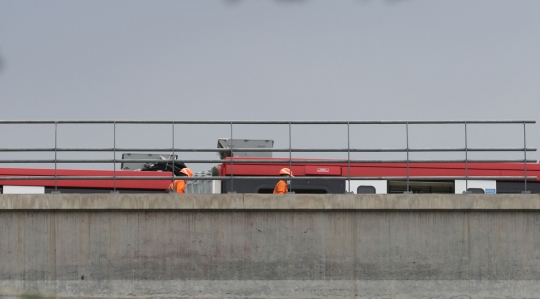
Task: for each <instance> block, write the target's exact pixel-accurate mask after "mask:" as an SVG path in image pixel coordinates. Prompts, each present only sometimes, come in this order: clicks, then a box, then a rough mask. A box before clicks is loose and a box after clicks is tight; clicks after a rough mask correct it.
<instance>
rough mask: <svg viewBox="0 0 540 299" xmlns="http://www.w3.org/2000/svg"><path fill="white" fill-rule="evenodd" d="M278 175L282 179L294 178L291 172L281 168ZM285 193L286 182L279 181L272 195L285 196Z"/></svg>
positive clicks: (286, 189)
mask: <svg viewBox="0 0 540 299" xmlns="http://www.w3.org/2000/svg"><path fill="white" fill-rule="evenodd" d="M279 175H280V176H282V177H294V175H293V174H292V171H291V170H290V169H289V168H282V169H281V170H280V171H279ZM287 191H288V188H287V182H286V181H284V180H281V181H279V182H278V183H277V184H276V187H275V188H274V194H285V193H287Z"/></svg>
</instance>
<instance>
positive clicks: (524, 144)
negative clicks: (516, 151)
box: [522, 122, 531, 194]
mask: <svg viewBox="0 0 540 299" xmlns="http://www.w3.org/2000/svg"><path fill="white" fill-rule="evenodd" d="M523 172H524V178H523V181H524V182H525V191H523V192H522V193H523V194H530V193H531V192H530V191H527V133H526V131H525V122H523Z"/></svg>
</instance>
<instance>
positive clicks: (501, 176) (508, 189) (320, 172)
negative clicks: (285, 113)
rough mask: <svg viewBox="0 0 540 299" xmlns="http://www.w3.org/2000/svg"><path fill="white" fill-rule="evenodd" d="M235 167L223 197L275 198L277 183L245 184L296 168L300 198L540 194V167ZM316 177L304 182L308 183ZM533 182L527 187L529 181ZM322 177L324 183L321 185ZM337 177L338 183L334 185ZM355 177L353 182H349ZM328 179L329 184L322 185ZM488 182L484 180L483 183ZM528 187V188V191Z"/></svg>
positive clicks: (230, 167) (228, 166) (227, 171)
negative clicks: (306, 195) (253, 195)
mask: <svg viewBox="0 0 540 299" xmlns="http://www.w3.org/2000/svg"><path fill="white" fill-rule="evenodd" d="M244 160H245V159H244ZM274 160H275V163H273V164H268V163H256V162H254V163H249V162H247V163H238V162H237V163H234V161H233V163H231V162H230V161H229V162H226V163H222V164H221V165H219V175H220V176H231V175H232V174H234V176H235V180H234V182H231V181H230V180H226V181H223V182H222V186H221V193H227V192H238V193H271V192H272V191H273V189H274V186H275V184H276V182H277V179H260V180H257V179H250V180H247V179H245V180H242V177H243V176H244V177H247V176H277V174H278V173H279V170H280V169H281V168H283V167H290V168H291V169H292V172H293V174H294V175H295V178H293V179H292V186H291V191H293V192H295V193H321V194H325V193H333V194H340V193H346V192H350V193H371V194H392V193H404V192H412V193H451V194H461V193H464V192H466V191H468V192H471V193H486V194H495V193H521V192H522V191H525V188H527V191H530V192H531V193H540V180H538V178H539V177H540V164H538V163H527V164H526V165H525V164H524V163H509V162H474V163H455V162H454V163H449V162H442V163H440V162H439V163H433V162H425V163H418V162H411V163H384V162H381V163H351V164H348V163H328V162H325V163H302V162H297V161H295V162H294V163H289V161H288V160H287V159H274ZM307 176H309V177H311V178H310V179H303V177H307ZM525 176H526V177H527V178H528V180H527V182H525V180H524V177H525ZM317 177H321V179H317ZM331 177H334V178H335V179H332V178H331ZM349 177H350V178H351V179H350V180H349ZM322 178H324V179H322ZM479 178H484V179H479ZM525 185H526V186H525Z"/></svg>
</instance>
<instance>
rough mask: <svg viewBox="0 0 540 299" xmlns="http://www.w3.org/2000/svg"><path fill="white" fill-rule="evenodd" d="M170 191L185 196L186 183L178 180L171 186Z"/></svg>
mask: <svg viewBox="0 0 540 299" xmlns="http://www.w3.org/2000/svg"><path fill="white" fill-rule="evenodd" d="M169 190H174V191H176V192H177V193H180V194H184V193H186V182H184V180H176V181H174V182H172V183H171V184H170V185H169Z"/></svg>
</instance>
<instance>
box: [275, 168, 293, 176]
mask: <svg viewBox="0 0 540 299" xmlns="http://www.w3.org/2000/svg"><path fill="white" fill-rule="evenodd" d="M279 174H280V175H281V174H286V175H290V176H292V177H294V175H292V171H291V170H290V169H289V168H281V170H280V171H279Z"/></svg>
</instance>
